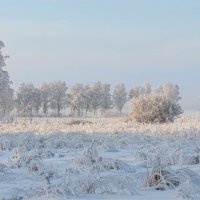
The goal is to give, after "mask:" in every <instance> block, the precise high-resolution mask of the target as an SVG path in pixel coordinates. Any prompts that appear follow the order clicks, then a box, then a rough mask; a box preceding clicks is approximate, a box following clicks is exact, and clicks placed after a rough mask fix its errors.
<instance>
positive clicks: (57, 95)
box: [49, 81, 67, 117]
mask: <svg viewBox="0 0 200 200" xmlns="http://www.w3.org/2000/svg"><path fill="white" fill-rule="evenodd" d="M49 86H50V90H51V96H50V107H51V108H52V109H53V110H56V111H57V115H58V117H60V112H61V110H62V109H64V108H66V105H67V94H66V91H67V86H66V84H65V82H61V81H54V82H51V83H50V84H49Z"/></svg>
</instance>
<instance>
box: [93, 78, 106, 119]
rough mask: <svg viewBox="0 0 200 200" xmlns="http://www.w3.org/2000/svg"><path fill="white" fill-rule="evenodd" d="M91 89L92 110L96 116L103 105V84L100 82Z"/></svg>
mask: <svg viewBox="0 0 200 200" xmlns="http://www.w3.org/2000/svg"><path fill="white" fill-rule="evenodd" d="M90 89H91V109H92V110H93V113H94V115H96V112H97V110H98V109H99V108H100V107H101V104H102V93H103V91H102V90H103V88H102V83H101V82H100V81H98V82H95V83H93V84H92V85H91V86H90Z"/></svg>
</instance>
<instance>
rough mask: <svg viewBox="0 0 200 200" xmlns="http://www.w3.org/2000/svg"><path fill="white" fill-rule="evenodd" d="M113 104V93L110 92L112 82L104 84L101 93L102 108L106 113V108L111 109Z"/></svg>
mask: <svg viewBox="0 0 200 200" xmlns="http://www.w3.org/2000/svg"><path fill="white" fill-rule="evenodd" d="M112 105H113V102H112V95H111V93H110V84H102V94H101V110H102V113H105V111H106V110H108V109H111V108H112Z"/></svg>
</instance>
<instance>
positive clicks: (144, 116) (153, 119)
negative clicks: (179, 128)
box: [131, 84, 183, 123]
mask: <svg viewBox="0 0 200 200" xmlns="http://www.w3.org/2000/svg"><path fill="white" fill-rule="evenodd" d="M180 99H181V98H180V97H179V88H178V86H176V85H175V86H174V85H172V84H167V85H165V86H163V87H161V86H160V87H159V88H157V89H156V90H154V91H152V92H150V93H149V94H145V95H140V96H139V97H137V98H133V99H132V101H131V107H132V110H133V112H132V117H133V118H134V119H135V120H136V121H137V122H140V123H165V122H173V121H174V119H175V118H176V117H177V116H179V115H180V114H182V113H183V111H182V109H181V106H180V105H179V104H178V101H179V100H180Z"/></svg>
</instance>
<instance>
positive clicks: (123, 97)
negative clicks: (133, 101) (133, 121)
mask: <svg viewBox="0 0 200 200" xmlns="http://www.w3.org/2000/svg"><path fill="white" fill-rule="evenodd" d="M126 101H127V92H126V87H125V85H124V84H123V83H122V84H118V85H116V87H115V89H114V91H113V102H114V106H115V108H116V109H117V110H118V111H119V112H120V113H121V112H122V109H123V107H124V105H125V103H126Z"/></svg>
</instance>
